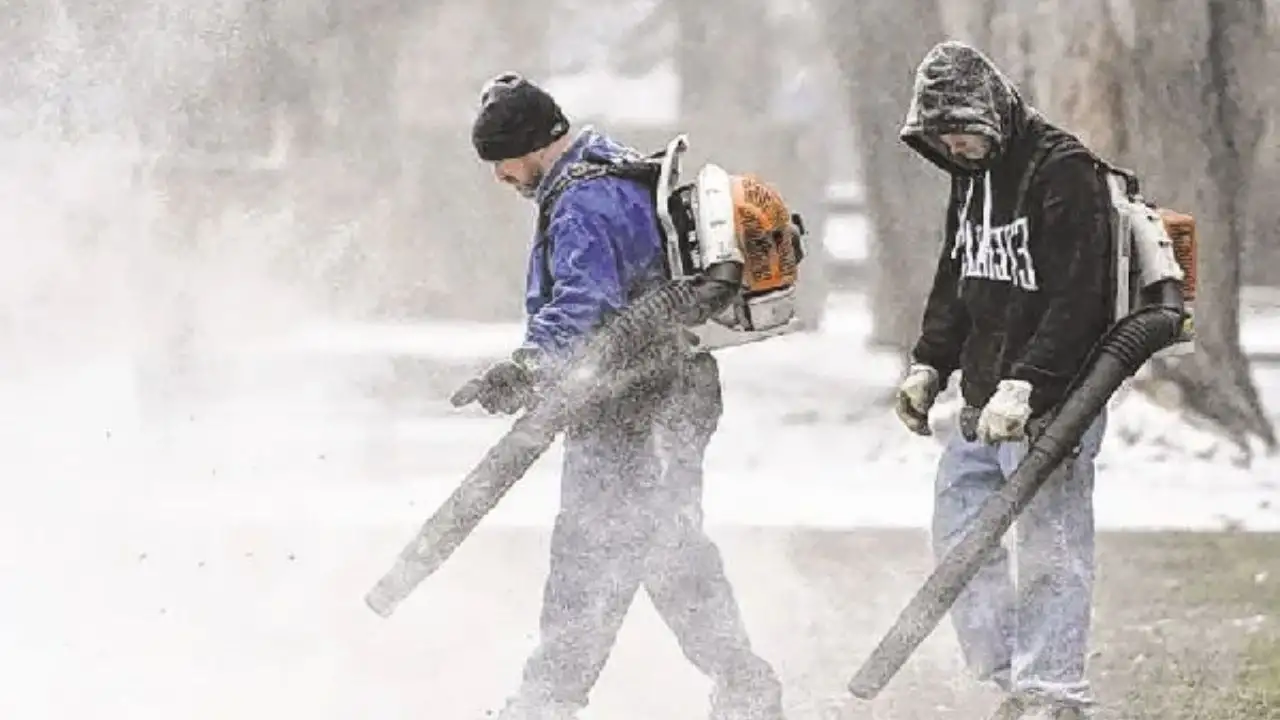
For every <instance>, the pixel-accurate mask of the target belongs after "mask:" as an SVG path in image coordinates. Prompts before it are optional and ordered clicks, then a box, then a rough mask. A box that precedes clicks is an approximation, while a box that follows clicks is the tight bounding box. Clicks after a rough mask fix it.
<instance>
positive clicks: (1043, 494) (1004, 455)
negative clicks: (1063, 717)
mask: <svg viewBox="0 0 1280 720" xmlns="http://www.w3.org/2000/svg"><path fill="white" fill-rule="evenodd" d="M1105 432H1106V416H1105V414H1104V415H1102V416H1100V417H1099V418H1098V419H1097V420H1096V421H1095V422H1094V423H1093V425H1092V426H1091V427H1090V428H1089V429H1088V431H1086V433H1085V435H1084V437H1083V438H1082V439H1081V442H1080V445H1079V447H1078V448H1077V453H1076V454H1075V455H1074V456H1073V457H1068V458H1067V459H1066V460H1064V461H1063V463H1062V465H1060V466H1059V467H1058V469H1057V470H1056V471H1055V472H1054V474H1053V476H1051V477H1050V479H1049V480H1048V482H1046V483H1045V485H1044V486H1043V487H1041V488H1040V491H1039V492H1038V493H1036V496H1035V497H1034V498H1033V499H1032V500H1031V503H1030V504H1029V505H1028V506H1027V508H1026V510H1025V511H1023V513H1022V515H1021V516H1020V517H1019V518H1018V521H1017V524H1016V526H1015V533H1016V545H1015V562H1016V573H1017V576H1016V583H1015V579H1014V577H1013V575H1012V574H1011V564H1012V563H1010V559H1009V552H1008V550H1007V549H1006V548H1005V547H1004V546H1003V545H1001V546H1000V547H998V548H997V549H996V550H995V551H994V552H992V553H991V554H990V556H989V557H988V560H987V562H986V564H985V565H984V566H983V567H982V569H981V570H979V572H978V574H977V576H975V577H974V579H973V581H972V582H971V583H969V586H968V587H967V588H965V590H964V591H963V592H962V593H961V594H960V596H959V598H958V599H957V601H956V604H955V605H954V606H953V608H952V611H951V620H952V623H953V625H954V626H955V630H956V635H957V638H958V640H959V641H960V647H961V650H962V651H963V653H964V659H965V663H966V664H967V665H968V667H969V669H970V670H971V671H972V672H974V673H975V674H976V675H977V676H978V677H979V678H980V679H982V680H987V681H991V682H994V683H996V684H998V685H1000V686H1001V687H1002V688H1003V689H1004V690H1006V691H1007V692H1012V693H1016V694H1019V695H1023V696H1027V697H1030V698H1039V699H1042V700H1045V701H1048V702H1053V703H1057V704H1063V705H1076V706H1085V705H1089V704H1091V703H1092V699H1091V697H1090V691H1089V683H1088V681H1087V680H1086V679H1085V659H1086V657H1087V656H1088V644H1089V629H1090V621H1091V618H1092V612H1093V584H1094V517H1093V487H1094V461H1095V459H1096V458H1097V455H1098V451H1099V449H1100V447H1101V444H1102V437H1103V434H1104V433H1105ZM1025 452H1026V444H1025V443H1001V444H998V445H984V444H982V443H980V442H970V441H967V440H965V439H964V438H963V437H961V436H960V434H959V433H956V434H955V435H954V436H953V437H952V438H950V440H949V441H948V443H947V446H946V449H945V450H944V451H943V454H942V459H941V461H940V463H939V467H938V475H937V483H936V488H935V500H934V514H933V551H934V556H935V558H936V559H937V560H939V561H940V560H941V558H942V557H943V556H944V555H945V554H946V553H947V552H948V551H949V550H950V549H951V548H952V547H953V546H954V545H955V544H956V543H957V542H958V541H959V540H960V538H961V537H963V535H964V533H965V531H966V530H967V528H968V526H969V524H970V523H971V522H972V521H973V519H974V517H975V516H976V515H977V513H978V511H979V509H980V508H981V507H982V505H983V503H984V502H985V501H986V500H987V498H989V497H990V496H991V495H992V494H994V493H996V492H998V491H999V490H1000V488H1001V487H1002V486H1003V485H1004V483H1005V479H1006V478H1007V477H1009V475H1010V474H1012V473H1013V471H1014V469H1015V468H1016V467H1017V465H1018V463H1019V462H1020V461H1021V460H1022V457H1023V455H1024V453H1025Z"/></svg>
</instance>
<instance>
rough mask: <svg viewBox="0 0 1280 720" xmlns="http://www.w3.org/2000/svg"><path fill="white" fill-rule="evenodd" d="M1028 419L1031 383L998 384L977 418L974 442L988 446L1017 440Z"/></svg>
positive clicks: (1022, 435) (1012, 381)
mask: <svg viewBox="0 0 1280 720" xmlns="http://www.w3.org/2000/svg"><path fill="white" fill-rule="evenodd" d="M1030 419H1031V383H1029V382H1027V381H1026V380H1001V381H1000V384H999V385H997V386H996V392H995V394H994V395H992V396H991V399H990V400H988V401H987V404H986V407H984V408H982V414H981V415H979V416H978V441H979V442H983V443H986V444H988V445H994V444H996V443H1001V442H1010V441H1013V440H1021V439H1023V438H1024V437H1026V434H1027V421H1028V420H1030Z"/></svg>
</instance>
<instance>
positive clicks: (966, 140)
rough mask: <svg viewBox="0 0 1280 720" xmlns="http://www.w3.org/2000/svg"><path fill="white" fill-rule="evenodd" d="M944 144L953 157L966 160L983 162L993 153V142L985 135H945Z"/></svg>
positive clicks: (943, 137)
mask: <svg viewBox="0 0 1280 720" xmlns="http://www.w3.org/2000/svg"><path fill="white" fill-rule="evenodd" d="M942 144H943V145H946V146H947V151H948V152H950V153H951V154H952V155H954V156H956V157H958V158H963V159H965V160H982V159H983V158H985V157H986V156H987V153H989V152H991V141H990V140H989V139H987V137H986V136H984V135H974V134H971V133H944V134H943V135H942Z"/></svg>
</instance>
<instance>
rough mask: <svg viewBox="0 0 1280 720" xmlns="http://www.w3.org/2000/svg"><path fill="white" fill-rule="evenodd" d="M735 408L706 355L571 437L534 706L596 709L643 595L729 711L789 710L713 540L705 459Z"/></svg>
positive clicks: (529, 688)
mask: <svg viewBox="0 0 1280 720" xmlns="http://www.w3.org/2000/svg"><path fill="white" fill-rule="evenodd" d="M722 412H723V403H722V398H721V394H720V378H719V370H718V367H717V365H716V360H715V358H714V357H712V356H711V355H709V354H700V355H697V356H694V357H693V358H689V359H688V360H687V362H686V363H685V365H684V366H683V369H682V371H681V373H680V375H679V376H678V378H677V379H676V380H675V381H674V382H673V383H667V384H663V385H660V386H657V387H649V388H647V389H644V388H642V389H641V391H639V392H632V393H629V394H628V395H627V396H626V397H622V398H619V399H618V400H617V401H614V402H610V403H609V404H608V405H606V406H604V407H600V408H597V409H595V410H594V411H593V412H592V413H590V416H589V417H585V418H583V419H582V421H581V422H579V423H577V424H576V425H575V427H573V428H571V430H570V431H569V433H568V435H567V437H566V439H565V460H564V470H563V477H562V479H561V500H560V512H559V515H558V516H557V518H556V523H555V529H554V530H553V533H552V539H551V563H550V571H549V575H548V577H547V581H546V586H545V590H544V595H543V608H542V616H541V623H540V625H541V627H540V630H541V633H540V634H541V637H540V642H539V644H538V646H537V648H536V649H535V650H534V652H533V654H532V656H531V657H530V658H529V660H528V662H527V664H526V666H525V671H524V681H523V684H522V689H521V694H522V695H523V696H524V697H525V698H526V702H528V700H529V698H530V697H531V696H536V697H542V698H545V699H546V700H547V701H549V702H551V703H554V704H555V705H557V706H561V707H571V708H572V707H578V708H580V707H584V706H585V705H586V704H587V695H588V693H589V692H590V690H591V688H592V686H593V685H594V684H595V683H596V680H597V678H598V677H599V675H600V672H601V671H602V670H603V668H604V665H605V662H606V661H607V660H608V657H609V653H610V650H611V649H612V647H613V644H614V640H615V638H616V636H617V633H618V631H619V629H620V628H621V626H622V622H623V619H624V618H625V616H626V613H627V610H628V608H629V607H630V605H631V602H632V600H633V598H634V597H635V594H636V591H637V590H638V589H639V588H640V587H642V586H643V587H644V589H645V590H646V591H647V592H648V593H649V597H650V598H651V600H652V601H653V604H654V606H655V608H656V609H657V611H658V613H659V614H660V615H661V617H662V619H663V621H665V623H666V624H667V626H668V627H670V629H671V630H672V632H673V633H675V636H676V639H677V641H678V642H679V644H680V647H681V649H682V650H683V652H684V654H685V656H686V657H687V658H688V659H689V660H690V661H691V662H692V663H693V664H694V665H695V666H696V667H697V668H698V669H699V670H700V671H702V672H703V673H704V674H705V675H707V676H708V677H710V678H711V679H712V680H713V681H714V682H715V685H716V687H717V691H718V692H720V693H724V694H726V695H727V696H729V697H727V698H726V700H725V701H726V702H730V703H734V702H739V703H741V704H748V705H752V706H762V705H765V706H771V707H776V706H777V705H778V704H779V698H780V690H779V688H778V681H777V679H776V676H775V674H774V672H773V670H772V668H771V667H770V666H769V665H768V663H766V662H765V661H764V660H762V659H761V658H759V657H758V656H757V655H756V654H755V653H754V652H753V651H752V648H751V643H750V641H749V640H748V638H747V632H746V630H745V628H744V626H743V622H742V618H741V615H740V613H739V610H738V605H737V602H736V600H735V599H734V593H733V590H732V588H731V587H730V585H729V581H728V579H727V578H726V576H725V571H724V566H723V563H722V561H721V557H720V552H719V550H718V549H717V547H716V545H715V544H714V543H713V542H712V540H711V538H709V537H708V536H707V534H706V533H705V532H704V530H703V517H702V462H703V456H704V453H705V451H706V448H707V445H708V443H709V442H710V440H711V436H712V434H713V433H714V431H715V429H716V426H717V424H718V423H719V419H720V416H721V414H722ZM733 696H736V697H733ZM760 717H774V716H773V715H768V714H764V715H760Z"/></svg>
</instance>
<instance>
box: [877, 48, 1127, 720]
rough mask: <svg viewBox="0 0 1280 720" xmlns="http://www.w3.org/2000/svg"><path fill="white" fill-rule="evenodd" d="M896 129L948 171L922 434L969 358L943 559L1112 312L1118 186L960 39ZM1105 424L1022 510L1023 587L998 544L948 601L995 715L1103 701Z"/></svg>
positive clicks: (929, 64)
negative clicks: (1098, 621) (1096, 646)
mask: <svg viewBox="0 0 1280 720" xmlns="http://www.w3.org/2000/svg"><path fill="white" fill-rule="evenodd" d="M901 137H902V140H903V141H904V142H905V143H906V144H907V145H908V146H910V147H911V148H912V149H913V150H915V151H916V152H917V153H919V154H920V155H922V156H923V157H924V158H925V159H927V160H929V161H930V162H932V163H934V164H935V165H937V166H938V167H940V168H942V169H943V170H944V171H946V172H947V173H948V174H950V176H951V193H950V198H949V201H948V204H947V216H946V236H945V243H944V246H943V248H942V253H941V257H940V258H939V261H938V266H937V274H936V277H935V280H934V284H933V289H932V291H931V292H930V294H929V298H928V302H927V305H926V308H925V312H924V321H923V323H922V333H921V336H920V339H919V342H917V343H916V345H915V348H914V350H913V352H912V358H911V359H912V363H911V366H910V368H909V370H908V372H907V376H906V378H905V380H904V381H903V383H902V386H901V388H900V392H899V395H898V403H897V408H896V410H897V414H898V416H899V417H900V418H901V420H902V421H903V423H904V424H906V425H907V427H908V428H910V429H911V430H912V431H914V432H917V433H919V434H922V435H927V434H929V433H930V430H929V424H928V413H929V409H930V408H931V407H932V405H933V402H934V400H935V398H936V397H937V395H938V393H939V392H941V391H942V390H943V389H944V388H945V387H946V385H947V383H948V380H949V378H950V376H951V375H952V373H953V372H954V371H956V370H960V372H961V381H960V390H961V394H962V395H963V397H964V401H965V408H964V410H963V411H962V412H961V422H960V427H961V432H960V433H958V434H957V435H956V436H955V437H952V438H949V439H948V441H947V443H946V448H945V450H944V452H943V456H942V459H941V462H940V466H939V469H938V476H937V487H936V501H935V506H934V520H933V544H934V551H935V554H936V556H937V557H938V558H939V559H941V557H942V556H943V555H945V553H946V552H947V551H948V550H950V548H951V547H952V546H954V544H955V543H956V542H957V541H958V540H959V539H960V538H961V537H962V536H963V534H964V533H965V531H966V530H967V529H968V526H969V524H970V522H971V521H972V520H973V518H974V517H975V516H976V514H977V512H978V510H979V508H980V507H981V506H982V504H983V502H984V501H986V500H987V499H988V498H989V497H990V496H991V495H993V494H995V493H997V492H999V490H1000V488H1001V487H1002V486H1003V484H1004V483H1005V480H1006V478H1007V477H1008V475H1009V474H1010V473H1012V471H1013V469H1014V468H1015V467H1016V466H1017V464H1018V462H1019V461H1020V460H1021V458H1022V456H1023V454H1024V453H1025V452H1026V436H1027V431H1028V427H1031V428H1034V427H1036V423H1037V421H1038V420H1040V419H1042V418H1043V417H1044V416H1046V414H1047V413H1049V412H1051V411H1052V410H1053V409H1054V408H1055V407H1056V406H1057V405H1058V404H1059V403H1060V402H1061V401H1062V399H1063V397H1064V395H1065V393H1066V390H1067V388H1068V385H1069V384H1070V382H1071V380H1072V379H1073V378H1074V377H1075V375H1076V374H1077V372H1078V371H1080V370H1081V368H1082V366H1083V364H1084V363H1085V361H1086V358H1087V356H1088V354H1089V352H1090V350H1091V349H1092V348H1093V346H1094V345H1095V344H1096V343H1097V342H1098V341H1099V340H1100V339H1101V337H1102V335H1103V333H1104V332H1105V331H1106V330H1107V328H1108V326H1109V324H1110V318H1111V315H1110V313H1111V302H1112V299H1111V298H1112V295H1111V288H1112V280H1111V270H1110V268H1111V263H1110V247H1111V233H1112V228H1111V223H1110V216H1109V208H1110V203H1109V199H1108V193H1107V187H1106V184H1105V181H1104V179H1103V176H1102V175H1101V174H1100V171H1099V169H1098V166H1097V165H1096V162H1095V159H1094V156H1093V155H1092V153H1090V151H1089V150H1088V149H1087V148H1085V146H1084V145H1083V144H1081V142H1080V141H1079V140H1077V139H1076V138H1075V137H1073V136H1072V135H1070V134H1069V133H1067V132H1065V131H1063V130H1061V129H1059V128H1057V127H1054V126H1053V125H1051V124H1050V123H1049V122H1047V121H1046V120H1045V119H1044V118H1043V117H1042V116H1041V115H1040V114H1039V113H1037V112H1036V111H1035V110H1034V109H1032V108H1031V107H1029V106H1028V105H1027V104H1026V103H1025V102H1024V101H1023V100H1022V98H1021V97H1020V96H1019V94H1018V92H1017V90H1016V89H1015V88H1014V87H1013V85H1012V84H1011V83H1010V82H1009V80H1008V79H1007V78H1006V77H1005V76H1004V75H1003V74H1001V72H1000V71H999V70H998V69H997V68H996V67H995V65H994V64H992V62H991V61H990V60H989V59H987V58H986V57H985V56H983V55H982V54H981V53H979V52H978V51H977V50H974V49H973V48H971V47H969V46H967V45H964V44H962V43H958V42H944V43H941V44H939V45H937V46H935V47H934V48H933V49H932V50H930V51H929V53H928V54H927V55H926V56H925V58H924V60H923V62H922V63H921V64H920V67H919V68H918V70H917V72H916V79H915V97H914V98H913V100H912V103H911V107H910V109H909V111H908V113H907V119H906V124H905V126H904V127H903V129H902V132H901ZM1104 427H1105V419H1104V418H1099V419H1098V420H1097V422H1095V423H1094V425H1093V427H1091V428H1090V430H1089V431H1088V433H1087V434H1086V436H1085V438H1084V440H1083V441H1082V443H1081V445H1080V447H1079V448H1078V449H1077V451H1076V452H1075V453H1074V454H1073V456H1072V457H1071V458H1069V459H1068V460H1067V461H1065V462H1064V463H1063V464H1062V466H1061V468H1060V469H1059V470H1058V472H1057V473H1056V474H1055V475H1054V477H1053V478H1051V479H1050V480H1049V482H1048V483H1046V485H1045V486H1044V488H1042V489H1041V490H1040V492H1039V493H1038V494H1037V495H1036V497H1035V498H1034V500H1033V501H1032V502H1031V504H1030V506H1029V507H1028V508H1027V509H1026V511H1025V512H1024V513H1023V515H1022V517H1021V518H1020V519H1019V521H1018V526H1017V530H1016V534H1017V543H1018V552H1017V588H1016V589H1015V586H1014V581H1013V579H1012V577H1011V572H1010V566H1009V565H1010V563H1009V555H1008V553H1007V551H1006V550H1005V549H1004V548H1003V547H1001V548H999V549H998V550H997V551H996V552H994V553H992V555H991V556H990V559H989V560H988V562H987V564H986V565H985V566H984V567H983V569H982V570H981V571H980V572H979V574H978V576H977V577H975V578H974V580H973V582H972V583H970V585H969V587H968V588H967V589H966V590H965V591H964V593H962V594H961V596H960V598H959V600H958V601H957V602H956V605H955V607H954V609H953V611H952V621H953V624H954V625H955V628H956V633H957V636H958V638H959V641H960V644H961V647H962V649H963V652H964V656H965V661H966V663H967V664H968V666H969V667H970V669H971V670H973V671H974V672H975V673H976V674H977V675H978V676H979V677H980V678H981V679H983V680H988V681H991V682H994V683H996V684H997V685H999V686H1000V687H1001V688H1002V689H1003V690H1004V691H1005V692H1007V693H1008V694H1009V696H1008V699H1007V700H1006V702H1005V703H1004V705H1002V708H1001V710H1000V711H999V714H998V716H1000V717H1010V718H1012V717H1019V716H1021V715H1022V713H1023V712H1024V710H1025V709H1027V708H1029V707H1030V706H1032V705H1044V706H1048V707H1049V708H1050V712H1051V713H1052V715H1051V716H1052V717H1055V718H1073V717H1082V716H1083V713H1084V712H1085V708H1087V707H1088V706H1089V705H1091V704H1092V699H1091V697H1090V692H1089V687H1088V683H1087V681H1086V680H1085V657H1086V656H1087V646H1088V635H1089V623H1090V615H1091V603H1092V594H1093V580H1094V565H1093V552H1094V525H1093V505H1092V490H1093V475H1094V468H1093V464H1094V458H1095V457H1096V455H1097V453H1098V450H1099V446H1100V444H1101V440H1102V435H1103V432H1104Z"/></svg>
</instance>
